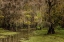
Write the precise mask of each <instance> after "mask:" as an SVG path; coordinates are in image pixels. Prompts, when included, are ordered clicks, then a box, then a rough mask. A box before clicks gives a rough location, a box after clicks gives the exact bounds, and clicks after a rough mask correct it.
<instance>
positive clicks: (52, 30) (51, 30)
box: [47, 23, 55, 34]
mask: <svg viewBox="0 0 64 42" xmlns="http://www.w3.org/2000/svg"><path fill="white" fill-rule="evenodd" d="M54 33H55V31H54V28H53V24H52V23H51V25H50V26H49V30H48V33H47V34H54Z"/></svg>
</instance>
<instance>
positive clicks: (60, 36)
mask: <svg viewBox="0 0 64 42" xmlns="http://www.w3.org/2000/svg"><path fill="white" fill-rule="evenodd" d="M55 32H56V33H55V34H51V35H46V33H47V30H36V31H34V32H33V33H32V35H31V37H29V40H26V41H25V40H24V41H22V42H64V30H55Z"/></svg>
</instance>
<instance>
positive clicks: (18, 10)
mask: <svg viewBox="0 0 64 42" xmlns="http://www.w3.org/2000/svg"><path fill="white" fill-rule="evenodd" d="M63 2H64V0H0V27H2V28H4V29H8V30H12V31H17V30H18V29H20V28H36V29H38V28H40V29H41V28H43V27H49V30H48V33H51V32H52V33H55V32H54V28H55V27H56V26H58V25H59V26H61V27H62V28H64V26H63V25H64V5H63V4H64V3H63Z"/></svg>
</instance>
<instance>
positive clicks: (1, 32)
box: [0, 28, 18, 36]
mask: <svg viewBox="0 0 64 42" xmlns="http://www.w3.org/2000/svg"><path fill="white" fill-rule="evenodd" d="M16 34H18V32H13V31H9V30H4V29H2V28H0V36H8V35H10V36H14V35H16Z"/></svg>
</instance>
